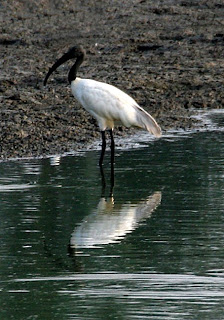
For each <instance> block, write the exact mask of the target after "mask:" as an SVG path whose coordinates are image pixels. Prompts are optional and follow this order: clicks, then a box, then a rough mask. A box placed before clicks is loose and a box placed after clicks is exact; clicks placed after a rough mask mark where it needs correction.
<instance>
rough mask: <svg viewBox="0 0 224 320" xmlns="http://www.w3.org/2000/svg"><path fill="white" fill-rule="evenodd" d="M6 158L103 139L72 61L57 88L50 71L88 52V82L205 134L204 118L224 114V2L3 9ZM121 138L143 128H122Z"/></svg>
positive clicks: (0, 127)
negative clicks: (72, 77)
mask: <svg viewBox="0 0 224 320" xmlns="http://www.w3.org/2000/svg"><path fill="white" fill-rule="evenodd" d="M0 25H1V30H2V32H1V35H0V64H1V73H0V156H1V158H2V159H8V158H12V157H27V156H28V157H30V156H46V155H50V154H55V153H64V152H69V151H72V150H77V149H80V148H86V146H87V145H88V144H90V143H91V142H92V141H94V140H96V139H99V140H100V133H99V129H98V127H97V124H96V122H95V120H94V119H93V118H92V117H91V116H90V115H89V114H88V113H87V112H86V111H85V110H83V109H82V107H81V106H80V105H79V104H78V103H77V102H76V101H75V99H74V98H73V96H72V94H71V92H70V87H69V84H68V81H67V74H68V70H69V67H70V66H71V63H72V62H71V63H68V64H67V65H64V66H62V67H60V68H59V69H58V70H57V72H55V73H54V75H53V76H52V77H51V78H50V80H49V82H48V85H47V87H44V86H43V79H44V77H45V75H46V73H47V71H48V69H49V67H50V66H51V65H52V64H53V63H54V62H55V60H56V59H57V58H59V57H60V56H61V54H62V53H64V52H65V51H66V50H67V49H68V48H69V47H71V46H74V45H76V44H82V45H83V47H84V48H85V49H86V51H87V60H86V61H85V62H84V64H83V65H82V66H81V68H80V71H79V76H80V77H83V78H92V79H95V80H99V81H104V82H107V83H110V84H113V85H115V86H117V87H118V88H120V89H122V90H124V91H125V92H127V93H128V94H130V95H131V96H132V97H133V98H134V99H135V100H136V101H137V102H138V103H139V104H140V105H141V106H142V107H143V108H145V109H146V110H147V111H148V112H149V113H150V114H151V115H152V116H154V117H155V118H156V120H157V122H158V123H159V124H160V126H161V127H162V130H163V131H166V130H167V129H170V128H177V129H178V128H183V129H184V130H186V129H189V128H192V127H195V126H200V125H201V124H200V123H198V122H197V121H196V120H195V119H194V118H192V117H191V116H192V115H193V114H195V113H196V112H197V110H201V109H204V110H207V109H214V108H223V105H224V93H223V92H224V91H223V82H224V80H223V74H224V4H223V1H221V0H211V1H207V0H206V1H204V0H198V1H196V0H195V1H193V0H180V1H174V0H169V1H162V0H158V1H151V0H125V1H120V0H119V1H118V0H115V1H108V0H104V1H92V0H87V1H81V0H78V1H70V0H68V1H65V0H62V1H57V0H56V1H53V0H45V1H43V0H42V1H26V0H25V1H22V0H20V1H14V0H11V1H6V0H5V1H1V4H0ZM115 132H116V135H119V136H120V135H127V134H131V133H133V132H134V129H128V130H127V129H125V128H123V127H118V128H116V131H115Z"/></svg>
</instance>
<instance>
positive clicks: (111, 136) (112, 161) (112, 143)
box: [110, 129, 115, 164]
mask: <svg viewBox="0 0 224 320" xmlns="http://www.w3.org/2000/svg"><path fill="white" fill-rule="evenodd" d="M110 139H111V145H110V148H111V164H114V146H115V144H114V136H113V130H112V129H110Z"/></svg>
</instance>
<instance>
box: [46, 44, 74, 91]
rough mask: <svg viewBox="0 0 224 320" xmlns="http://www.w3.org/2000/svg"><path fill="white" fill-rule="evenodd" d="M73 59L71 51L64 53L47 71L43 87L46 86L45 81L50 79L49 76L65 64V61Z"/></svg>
mask: <svg viewBox="0 0 224 320" xmlns="http://www.w3.org/2000/svg"><path fill="white" fill-rule="evenodd" d="M72 58H74V52H72V50H69V51H68V52H66V53H65V54H64V55H63V56H62V57H61V58H60V59H58V60H57V61H56V62H55V63H54V64H53V66H52V67H51V68H50V69H49V71H48V73H47V75H46V77H45V79H44V86H46V84H47V80H48V78H49V77H50V75H51V74H52V73H53V72H54V71H55V70H56V69H57V68H58V67H59V66H60V65H62V64H63V63H65V62H66V61H68V60H70V59H72Z"/></svg>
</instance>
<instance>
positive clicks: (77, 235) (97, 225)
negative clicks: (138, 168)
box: [69, 165, 162, 254]
mask: <svg viewBox="0 0 224 320" xmlns="http://www.w3.org/2000/svg"><path fill="white" fill-rule="evenodd" d="M101 176H102V194H101V198H100V201H99V203H98V206H97V207H96V209H95V210H93V212H92V213H91V214H89V215H88V216H87V217H86V218H85V219H84V220H83V221H82V222H81V223H80V224H79V225H78V226H77V227H76V228H75V230H74V231H73V233H72V235H71V239H70V245H69V249H70V253H71V252H73V254H74V253H75V252H76V250H77V249H84V248H99V247H102V246H103V245H107V244H110V243H114V242H120V241H121V240H122V239H123V238H124V237H125V236H126V235H127V234H128V233H131V232H132V231H133V230H135V229H136V228H137V227H138V225H139V223H141V222H142V221H144V220H146V219H148V218H149V217H150V216H151V214H152V212H153V211H154V210H155V209H156V208H157V206H158V205H159V204H160V202H161V196H162V194H161V192H159V191H157V192H154V193H153V194H151V195H150V196H148V197H147V198H146V199H145V200H141V201H139V202H138V203H131V202H125V203H120V202H119V203H116V202H115V201H114V197H113V189H114V167H113V165H112V166H111V181H110V193H109V197H107V198H106V197H105V189H106V181H105V177H104V172H103V168H101Z"/></svg>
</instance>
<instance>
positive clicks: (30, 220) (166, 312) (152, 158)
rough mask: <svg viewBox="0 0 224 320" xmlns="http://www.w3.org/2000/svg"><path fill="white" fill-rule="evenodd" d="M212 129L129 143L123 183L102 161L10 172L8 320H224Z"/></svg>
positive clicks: (20, 164)
mask: <svg viewBox="0 0 224 320" xmlns="http://www.w3.org/2000/svg"><path fill="white" fill-rule="evenodd" d="M208 119H210V120H209V121H210V126H209V130H207V131H204V132H193V133H189V134H185V133H170V134H169V135H166V136H164V137H163V138H162V139H160V140H157V141H155V140H151V141H149V142H147V139H148V136H147V135H144V134H143V135H142V136H141V137H140V138H141V141H143V142H139V137H138V138H136V137H134V138H133V139H132V140H131V141H129V142H125V143H126V145H127V146H129V147H130V144H131V146H132V148H126V149H125V150H124V149H118V150H117V156H116V165H115V170H114V176H113V172H111V170H110V166H109V165H108V162H109V156H108V157H107V158H106V159H105V166H104V172H100V170H99V168H98V167H97V165H96V164H97V161H98V157H99V152H98V151H94V150H93V151H89V152H86V153H83V154H81V155H78V156H67V157H62V158H60V157H55V158H51V159H32V160H23V161H10V162H2V163H0V172H1V175H0V276H1V278H0V279H1V280H0V305H1V308H0V319H1V320H2V319H3V320H8V319H60V320H61V319H62V320H64V319H156V320H160V319H178V320H179V319H194V320H197V319H203V320H204V319H209V320H210V319H216V320H219V319H224V263H223V259H224V249H223V248H224V233H223V230H224V183H223V181H224V143H223V142H224V134H223V127H224V126H223V119H224V118H223V113H221V112H219V113H218V112H217V113H214V114H212V115H210V117H209V118H208ZM118 144H119V142H118ZM135 147H136V148H135ZM103 174H104V176H103ZM113 179H114V187H113Z"/></svg>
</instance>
